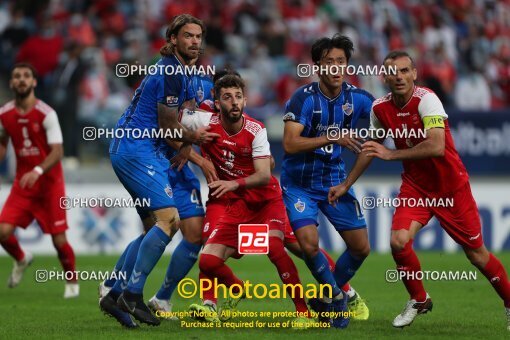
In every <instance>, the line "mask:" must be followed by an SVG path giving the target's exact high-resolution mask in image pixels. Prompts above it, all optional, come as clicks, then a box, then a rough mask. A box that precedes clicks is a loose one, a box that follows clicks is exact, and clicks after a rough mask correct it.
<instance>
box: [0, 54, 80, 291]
mask: <svg viewBox="0 0 510 340" xmlns="http://www.w3.org/2000/svg"><path fill="white" fill-rule="evenodd" d="M36 85H37V80H36V78H35V73H34V68H33V67H32V66H31V65H30V64H25V63H20V64H16V65H15V66H14V68H13V70H12V73H11V80H10V87H11V89H12V90H13V91H14V95H15V99H14V100H12V101H10V102H8V103H7V104H5V105H4V106H2V107H1V108H0V159H3V158H4V157H5V154H6V150H7V143H8V141H9V138H11V140H12V145H13V147H14V150H15V153H16V165H17V166H16V178H15V180H14V183H13V185H12V189H11V192H10V194H9V197H8V198H7V201H6V202H5V205H4V207H3V209H2V213H1V214H0V243H1V244H2V246H3V247H4V249H5V250H6V251H7V252H8V253H9V254H10V255H11V256H12V257H13V258H14V259H15V263H14V268H13V270H12V274H11V276H10V278H9V282H8V285H9V287H15V286H17V285H18V284H19V282H20V280H21V278H22V276H23V272H24V270H25V269H26V268H27V267H28V266H29V265H30V263H31V262H32V258H33V257H32V254H30V253H29V252H23V250H22V249H21V247H20V245H19V243H18V241H17V240H16V238H15V236H14V233H13V232H14V228H15V227H17V226H19V227H22V228H26V227H27V226H28V225H29V224H30V223H31V222H32V221H33V220H34V219H35V220H37V222H38V223H39V226H40V227H41V229H42V231H43V232H44V233H45V234H50V235H51V237H52V240H53V245H54V246H55V249H56V250H57V253H58V258H59V260H60V263H61V264H62V268H63V269H64V271H66V272H75V257H74V252H73V248H71V246H70V245H69V243H68V242H67V238H66V232H65V231H66V230H67V228H68V227H67V219H66V211H65V210H64V209H63V208H61V207H60V199H61V197H64V196H65V187H64V174H63V171H62V165H61V163H60V160H61V159H62V156H63V153H64V151H63V148H62V132H61V130H60V125H59V123H58V118H57V114H56V112H55V110H53V109H52V108H51V107H49V106H48V105H47V104H45V103H44V102H42V101H41V100H39V99H37V98H36V97H35V94H34V88H35V87H36ZM66 277H67V276H66ZM78 295H79V286H78V283H77V278H76V273H75V274H74V275H73V277H72V278H71V279H70V280H69V281H67V282H66V286H65V293H64V298H71V297H76V296H78Z"/></svg>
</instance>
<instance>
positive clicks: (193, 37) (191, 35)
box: [171, 24, 202, 61]
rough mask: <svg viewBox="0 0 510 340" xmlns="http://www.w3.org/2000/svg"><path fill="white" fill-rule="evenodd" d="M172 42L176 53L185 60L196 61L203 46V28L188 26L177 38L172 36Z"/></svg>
mask: <svg viewBox="0 0 510 340" xmlns="http://www.w3.org/2000/svg"><path fill="white" fill-rule="evenodd" d="M171 40H172V44H174V45H175V48H176V52H177V53H178V54H179V55H180V56H181V57H182V58H183V59H185V60H186V61H190V60H195V61H196V59H197V58H198V55H199V53H200V45H201V44H202V28H200V26H199V25H197V24H186V25H184V26H182V28H181V29H180V30H179V33H177V36H175V35H172V37H171Z"/></svg>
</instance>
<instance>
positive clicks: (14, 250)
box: [0, 234, 25, 262]
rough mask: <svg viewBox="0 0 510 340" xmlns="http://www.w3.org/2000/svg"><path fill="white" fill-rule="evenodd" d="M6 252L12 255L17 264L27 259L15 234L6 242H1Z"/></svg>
mask: <svg viewBox="0 0 510 340" xmlns="http://www.w3.org/2000/svg"><path fill="white" fill-rule="evenodd" d="M0 243H1V244H2V247H4V249H5V251H6V252H7V253H8V254H9V255H11V256H12V257H13V258H14V259H15V260H16V261H17V262H19V261H22V260H23V259H24V258H25V253H24V252H23V250H22V249H21V247H20V245H19V242H18V239H16V236H14V234H11V236H9V238H8V239H7V240H5V241H2V242H0Z"/></svg>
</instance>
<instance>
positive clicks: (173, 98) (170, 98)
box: [166, 96, 179, 105]
mask: <svg viewBox="0 0 510 340" xmlns="http://www.w3.org/2000/svg"><path fill="white" fill-rule="evenodd" d="M178 101H179V98H178V97H176V96H167V97H166V104H167V105H174V104H177V102H178Z"/></svg>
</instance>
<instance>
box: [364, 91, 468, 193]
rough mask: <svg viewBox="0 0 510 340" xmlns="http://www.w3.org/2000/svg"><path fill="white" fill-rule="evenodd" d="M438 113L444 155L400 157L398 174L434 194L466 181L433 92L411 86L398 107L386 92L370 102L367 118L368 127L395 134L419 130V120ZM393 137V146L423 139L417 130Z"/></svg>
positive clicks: (466, 177)
mask: <svg viewBox="0 0 510 340" xmlns="http://www.w3.org/2000/svg"><path fill="white" fill-rule="evenodd" d="M438 116H439V117H442V119H443V121H444V129H445V154H444V156H443V157H431V158H427V159H420V160H404V161H403V165H404V172H403V173H402V179H403V180H404V181H409V182H410V183H411V184H412V185H414V186H418V188H419V189H421V190H424V191H426V192H428V193H430V194H434V195H441V194H445V193H449V192H453V191H456V190H457V189H459V188H460V187H461V186H462V185H463V184H465V183H466V182H467V181H468V180H469V176H468V173H467V171H466V168H465V167H464V164H463V163H462V161H461V159H460V157H459V154H458V153H457V150H456V149H455V145H454V142H453V138H452V135H451V133H450V127H449V125H448V120H447V118H448V115H447V114H446V113H445V110H444V108H443V105H442V104H441V101H440V100H439V98H438V97H437V95H436V94H435V93H434V92H433V91H432V90H430V89H428V88H425V87H420V86H415V87H414V92H413V96H412V97H411V99H409V101H408V102H407V103H406V104H405V105H404V106H403V107H402V108H399V107H398V106H397V105H395V103H394V102H393V98H392V95H391V93H389V94H387V95H386V96H384V97H381V98H379V99H377V100H376V101H375V102H374V104H373V106H372V112H371V117H370V125H371V128H374V129H379V128H382V129H385V130H387V131H388V132H390V133H392V134H393V135H395V136H396V135H397V132H396V131H397V130H400V132H402V131H403V130H408V131H410V130H414V131H415V132H417V131H418V130H420V131H423V129H424V124H423V120H424V119H425V118H426V117H438ZM397 137H398V138H397ZM397 137H396V138H394V141H395V146H396V147H397V149H408V148H411V147H413V146H415V145H417V144H419V143H421V142H423V141H424V140H425V138H423V136H421V135H419V134H417V133H415V134H414V135H413V134H412V133H409V136H407V137H409V138H403V137H404V136H397Z"/></svg>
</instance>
